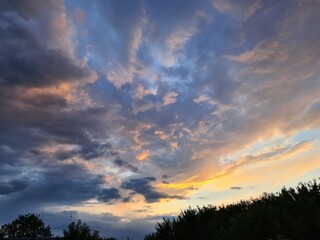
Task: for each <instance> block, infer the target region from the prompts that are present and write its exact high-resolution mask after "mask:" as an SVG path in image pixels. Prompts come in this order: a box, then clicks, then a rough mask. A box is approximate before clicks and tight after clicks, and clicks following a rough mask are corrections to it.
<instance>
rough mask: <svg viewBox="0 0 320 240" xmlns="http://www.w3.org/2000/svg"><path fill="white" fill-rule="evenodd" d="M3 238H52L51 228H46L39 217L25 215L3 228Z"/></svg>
mask: <svg viewBox="0 0 320 240" xmlns="http://www.w3.org/2000/svg"><path fill="white" fill-rule="evenodd" d="M0 232H1V234H0V235H1V237H3V238H30V239H36V238H41V237H51V236H52V232H51V229H50V226H49V225H48V226H45V224H44V222H43V221H42V219H41V218H40V216H39V215H35V214H30V213H29V214H25V215H20V216H18V218H17V219H15V220H14V221H12V222H11V223H8V224H4V225H3V226H2V227H1V230H0Z"/></svg>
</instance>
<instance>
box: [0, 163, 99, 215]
mask: <svg viewBox="0 0 320 240" xmlns="http://www.w3.org/2000/svg"><path fill="white" fill-rule="evenodd" d="M39 169H41V170H39ZM28 176H29V179H28V180H25V179H19V180H13V181H9V182H8V183H6V184H1V191H2V192H3V194H6V198H2V199H0V204H1V206H2V207H3V208H2V209H3V213H4V214H9V213H10V214H13V213H17V214H18V213H21V212H24V209H28V211H30V212H32V211H35V212H37V211H39V209H42V208H43V207H45V206H48V205H53V206H54V205H57V204H58V205H59V204H77V203H81V202H82V201H86V200H89V199H92V198H96V197H99V193H100V192H101V187H100V186H101V184H103V183H104V180H103V177H102V176H100V175H95V174H92V173H90V172H88V171H87V170H86V169H84V168H83V167H82V166H79V165H75V164H73V165H46V166H43V165H42V166H41V165H39V166H38V170H37V169H35V170H32V169H30V168H29V175H28ZM10 193H11V194H10ZM12 204H13V205H14V206H15V209H14V211H12V210H10V206H12Z"/></svg>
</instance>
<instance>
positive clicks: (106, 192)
mask: <svg viewBox="0 0 320 240" xmlns="http://www.w3.org/2000/svg"><path fill="white" fill-rule="evenodd" d="M120 198H121V195H120V193H119V189H117V188H114V187H113V188H104V189H102V191H101V193H100V195H99V197H98V200H99V201H102V202H105V203H111V202H112V201H114V200H118V199H120Z"/></svg>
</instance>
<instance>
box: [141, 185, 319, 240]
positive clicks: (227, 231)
mask: <svg viewBox="0 0 320 240" xmlns="http://www.w3.org/2000/svg"><path fill="white" fill-rule="evenodd" d="M155 229H156V232H155V233H152V234H149V235H146V236H145V240H180V239H181V240H182V239H183V240H188V239H190V240H195V239H199V240H200V239H201V240H216V239H218V240H226V239H230V240H231V239H239V240H241V239H245V240H250V239H252V240H253V239H254V240H256V239H266V240H267V239H268V240H275V239H278V240H280V239H282V240H284V239H286V240H288V239H301V240H313V239H314V240H316V239H320V184H319V183H318V182H317V181H316V180H313V181H312V182H308V183H299V185H298V186H297V187H296V188H285V187H284V188H282V190H281V191H280V192H277V193H275V194H274V193H264V194H263V195H262V196H260V197H259V198H257V199H250V200H247V201H240V202H238V203H234V204H229V205H226V206H224V205H222V206H219V207H215V206H211V205H209V206H205V207H201V208H200V207H198V208H196V209H192V208H189V209H187V210H184V211H182V212H181V213H180V215H179V216H178V217H176V218H174V219H172V220H170V219H163V221H162V222H160V223H157V224H156V226H155Z"/></svg>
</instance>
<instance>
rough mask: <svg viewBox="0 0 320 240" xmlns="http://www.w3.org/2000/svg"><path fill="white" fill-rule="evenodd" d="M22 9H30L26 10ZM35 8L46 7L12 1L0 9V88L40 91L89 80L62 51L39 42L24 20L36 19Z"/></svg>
mask: <svg viewBox="0 0 320 240" xmlns="http://www.w3.org/2000/svg"><path fill="white" fill-rule="evenodd" d="M19 3H21V5H20V4H19ZM23 5H27V6H29V7H28V8H27V9H25V10H23V8H22V7H21V6H23ZM32 6H35V9H37V8H39V7H40V6H46V5H45V4H40V5H38V4H37V3H36V2H34V1H32V2H30V3H29V4H24V3H23V2H22V1H21V2H20V1H18V2H16V1H10V2H6V3H2V4H1V5H0V11H1V13H0V32H1V38H0V56H1V57H0V84H1V85H6V86H29V87H30V86H33V87H41V86H47V85H53V84H57V83H58V82H60V81H69V80H70V81H75V80H78V79H82V78H84V77H89V75H90V74H89V73H90V71H89V70H88V69H86V68H85V67H82V66H81V65H79V64H77V63H76V62H75V61H74V60H73V59H71V58H70V57H68V56H66V55H65V54H64V52H63V51H60V50H57V49H50V48H48V47H46V45H45V44H43V43H41V42H39V40H38V39H37V36H36V34H37V33H36V32H35V31H34V30H33V29H32V28H31V27H30V26H29V25H28V22H26V21H25V20H24V19H23V18H21V15H22V16H25V15H28V16H30V17H34V15H33V14H32V11H33V9H34V8H33V7H32ZM7 9H8V11H6V10H7ZM28 10H30V12H29V11H28ZM47 10H48V9H47ZM35 11H36V10H35ZM20 14H21V15H20Z"/></svg>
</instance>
